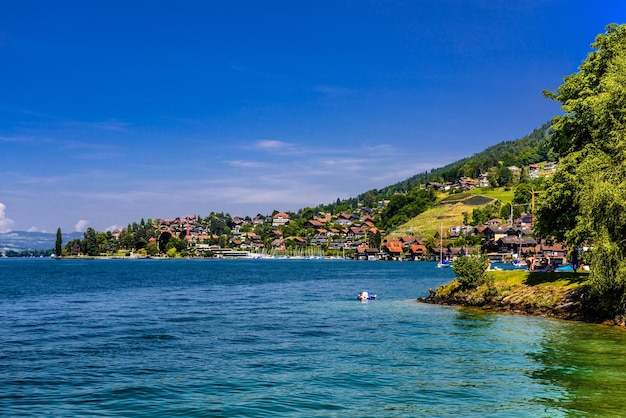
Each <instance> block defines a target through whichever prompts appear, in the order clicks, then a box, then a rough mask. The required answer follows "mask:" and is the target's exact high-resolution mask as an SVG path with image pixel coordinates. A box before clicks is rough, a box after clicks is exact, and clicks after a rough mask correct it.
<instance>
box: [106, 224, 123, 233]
mask: <svg viewBox="0 0 626 418" xmlns="http://www.w3.org/2000/svg"><path fill="white" fill-rule="evenodd" d="M116 229H119V230H120V231H121V230H122V228H120V227H119V226H117V225H111V226H109V227H108V228H106V229H105V230H104V232H113V231H115V230H116Z"/></svg>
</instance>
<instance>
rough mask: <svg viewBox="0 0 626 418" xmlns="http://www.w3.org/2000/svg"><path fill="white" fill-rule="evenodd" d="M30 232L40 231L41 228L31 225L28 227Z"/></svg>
mask: <svg viewBox="0 0 626 418" xmlns="http://www.w3.org/2000/svg"><path fill="white" fill-rule="evenodd" d="M28 232H39V228H37V227H36V226H31V227H30V228H28Z"/></svg>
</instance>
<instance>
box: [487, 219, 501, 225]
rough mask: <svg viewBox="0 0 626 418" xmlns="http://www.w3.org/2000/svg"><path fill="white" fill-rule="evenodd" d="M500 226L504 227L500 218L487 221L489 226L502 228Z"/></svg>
mask: <svg viewBox="0 0 626 418" xmlns="http://www.w3.org/2000/svg"><path fill="white" fill-rule="evenodd" d="M500 225H502V219H500V218H495V219H489V220H488V221H487V226H500Z"/></svg>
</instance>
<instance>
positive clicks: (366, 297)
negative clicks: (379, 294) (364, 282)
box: [356, 291, 376, 302]
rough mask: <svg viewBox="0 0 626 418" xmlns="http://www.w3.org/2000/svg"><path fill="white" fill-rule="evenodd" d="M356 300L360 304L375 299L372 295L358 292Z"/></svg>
mask: <svg viewBox="0 0 626 418" xmlns="http://www.w3.org/2000/svg"><path fill="white" fill-rule="evenodd" d="M356 298H357V299H358V300H359V301H361V302H365V301H366V300H372V299H376V295H372V294H371V293H369V292H365V291H363V292H359V294H358V296H357V297H356Z"/></svg>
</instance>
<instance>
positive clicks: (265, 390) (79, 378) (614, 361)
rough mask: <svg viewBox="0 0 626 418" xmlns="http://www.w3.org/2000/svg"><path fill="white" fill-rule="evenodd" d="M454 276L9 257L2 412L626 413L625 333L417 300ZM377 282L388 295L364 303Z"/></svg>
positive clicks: (377, 289)
mask: <svg viewBox="0 0 626 418" xmlns="http://www.w3.org/2000/svg"><path fill="white" fill-rule="evenodd" d="M452 275H453V272H452V271H451V270H449V269H437V268H435V264H434V263H393V262H356V261H312V260H305V261H298V260H230V261H229V260H40V259H34V260H33V259H25V260H24V259H21V260H11V259H9V260H0V333H1V335H2V340H1V343H0V415H2V416H22V415H39V416H41V415H43V416H151V417H152V416H220V417H228V416H233V417H239V416H250V417H252V416H281V417H283V416H293V417H313V416H322V417H333V416H336V417H346V416H376V417H412V416H432V417H437V416H442V417H443V416H446V417H447V416H465V417H473V416H475V417H489V416H492V417H506V416H533V417H537V416H539V417H541V416H545V417H570V416H576V417H578V416H581V417H582V416H593V417H596V416H607V417H609V416H620V415H622V416H624V415H626V400H624V399H625V398H626V397H624V394H626V383H625V382H626V332H624V331H623V330H621V329H614V328H609V327H603V326H598V325H589V324H581V323H572V322H563V321H555V320H550V319H544V318H533V317H518V316H507V315H494V314H488V313H484V312H480V311H475V310H467V309H457V308H450V307H441V306H432V305H426V304H421V303H417V302H415V298H416V297H418V296H425V295H427V294H428V289H429V288H434V287H436V286H437V285H439V284H442V283H444V282H447V281H449V280H450V279H451V278H452ZM361 290H368V291H370V292H371V293H375V294H377V295H378V298H377V299H376V300H373V301H369V302H367V303H359V302H358V301H357V300H356V295H357V293H358V292H359V291H361Z"/></svg>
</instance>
